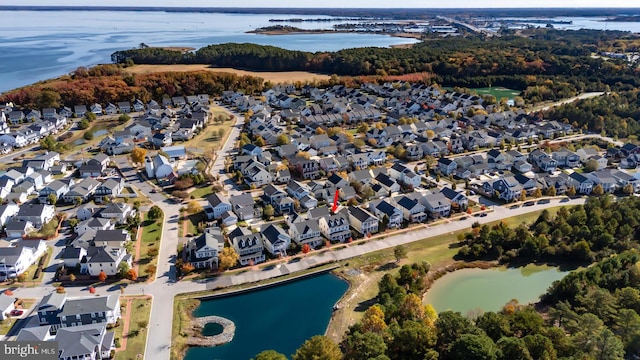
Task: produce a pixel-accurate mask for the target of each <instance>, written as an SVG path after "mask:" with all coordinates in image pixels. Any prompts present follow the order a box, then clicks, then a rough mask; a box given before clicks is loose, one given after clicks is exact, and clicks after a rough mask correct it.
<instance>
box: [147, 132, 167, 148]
mask: <svg viewBox="0 0 640 360" xmlns="http://www.w3.org/2000/svg"><path fill="white" fill-rule="evenodd" d="M150 141H151V144H153V145H154V146H155V147H156V148H161V147H164V146H171V144H172V142H173V139H172V137H171V132H157V133H155V134H153V136H151V139H150Z"/></svg>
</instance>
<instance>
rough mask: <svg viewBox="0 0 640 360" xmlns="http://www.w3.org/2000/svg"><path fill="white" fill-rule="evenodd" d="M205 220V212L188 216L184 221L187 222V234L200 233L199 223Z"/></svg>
mask: <svg viewBox="0 0 640 360" xmlns="http://www.w3.org/2000/svg"><path fill="white" fill-rule="evenodd" d="M205 220H206V219H205V214H204V212H199V213H197V214H193V215H187V217H186V218H185V219H184V221H186V222H187V234H191V235H196V234H197V233H198V223H199V222H201V221H205ZM185 235H186V234H185Z"/></svg>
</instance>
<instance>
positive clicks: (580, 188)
mask: <svg viewBox="0 0 640 360" xmlns="http://www.w3.org/2000/svg"><path fill="white" fill-rule="evenodd" d="M567 182H568V185H569V186H573V187H574V188H575V189H576V193H578V194H586V195H588V194H591V192H592V191H593V181H592V180H591V179H589V178H587V177H586V176H584V175H583V174H580V173H577V172H573V173H571V174H569V179H568V181H567Z"/></svg>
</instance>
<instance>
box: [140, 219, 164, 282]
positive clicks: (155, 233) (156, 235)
mask: <svg viewBox="0 0 640 360" xmlns="http://www.w3.org/2000/svg"><path fill="white" fill-rule="evenodd" d="M163 221H164V218H160V219H158V220H157V221H155V222H154V221H153V220H150V219H149V217H148V214H144V221H143V222H142V235H141V236H142V238H141V239H140V240H141V241H140V260H139V261H138V265H139V268H138V270H139V271H138V276H139V277H142V276H148V274H147V272H146V269H147V268H148V267H149V266H151V265H153V266H156V264H157V262H158V255H157V253H156V255H149V254H148V253H149V249H156V250H157V249H159V247H160V236H161V234H162V223H163ZM151 278H153V276H151Z"/></svg>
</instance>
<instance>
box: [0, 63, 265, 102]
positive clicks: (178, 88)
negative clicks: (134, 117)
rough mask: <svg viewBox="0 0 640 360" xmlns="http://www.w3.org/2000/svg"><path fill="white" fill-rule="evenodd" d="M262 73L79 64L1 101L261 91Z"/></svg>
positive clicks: (157, 97)
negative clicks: (135, 69)
mask: <svg viewBox="0 0 640 360" xmlns="http://www.w3.org/2000/svg"><path fill="white" fill-rule="evenodd" d="M263 86H264V80H263V79H262V78H259V77H254V76H246V75H242V76H241V75H236V74H231V73H218V72H215V73H214V72H210V71H192V72H163V73H150V74H132V73H129V72H127V70H126V69H125V68H124V67H123V66H121V65H99V66H96V67H93V68H91V69H86V68H79V69H78V70H76V71H75V72H73V73H72V74H70V75H66V76H62V77H60V78H58V79H54V80H50V81H45V82H40V83H36V84H33V85H29V86H25V87H22V88H19V89H15V90H12V91H9V92H6V93H5V94H3V95H2V96H0V101H3V102H4V101H12V102H13V103H15V104H19V105H21V106H23V107H25V108H38V109H41V108H45V107H54V108H58V107H60V106H73V105H80V104H85V105H88V104H93V103H100V104H106V103H109V102H111V103H114V104H115V103H116V102H119V101H133V100H135V99H140V100H141V101H143V102H145V103H147V102H148V101H150V100H152V99H154V100H157V101H159V100H161V99H162V98H163V97H172V96H184V95H196V94H201V93H202V94H209V95H213V96H220V95H222V92H223V91H225V90H234V91H236V90H242V91H244V92H246V93H254V92H257V91H261V90H262V89H263Z"/></svg>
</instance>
